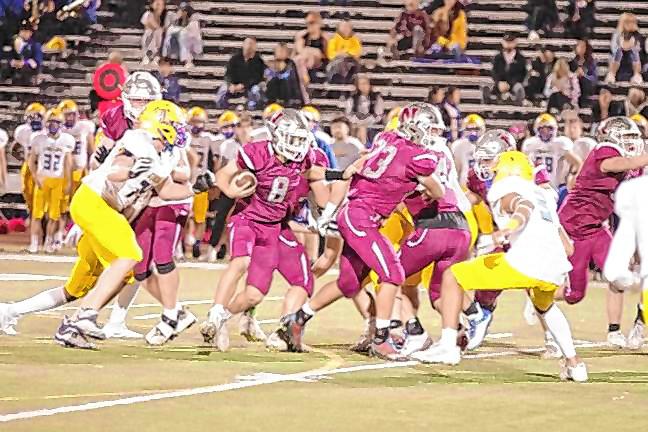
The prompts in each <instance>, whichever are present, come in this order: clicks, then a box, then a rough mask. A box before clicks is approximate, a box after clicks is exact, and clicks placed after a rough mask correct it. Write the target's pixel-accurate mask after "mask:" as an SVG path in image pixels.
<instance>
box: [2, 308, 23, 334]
mask: <svg viewBox="0 0 648 432" xmlns="http://www.w3.org/2000/svg"><path fill="white" fill-rule="evenodd" d="M18 317H19V316H18V315H17V314H15V313H13V312H12V311H11V305H10V304H8V303H0V334H2V333H4V334H6V335H7V336H16V335H17V334H18V332H17V331H16V325H17V324H18Z"/></svg>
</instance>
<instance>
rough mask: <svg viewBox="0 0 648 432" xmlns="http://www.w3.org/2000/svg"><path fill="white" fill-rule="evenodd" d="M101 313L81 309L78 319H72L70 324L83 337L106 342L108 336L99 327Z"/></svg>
mask: <svg viewBox="0 0 648 432" xmlns="http://www.w3.org/2000/svg"><path fill="white" fill-rule="evenodd" d="M98 315H99V313H98V312H97V311H96V310H94V309H81V310H80V311H79V313H78V315H77V317H76V319H71V320H70V324H72V325H74V327H76V328H77V329H79V331H80V332H81V334H82V335H83V336H86V337H91V338H94V339H99V340H104V339H106V335H105V333H104V332H103V329H102V328H101V327H99V325H97V317H98Z"/></svg>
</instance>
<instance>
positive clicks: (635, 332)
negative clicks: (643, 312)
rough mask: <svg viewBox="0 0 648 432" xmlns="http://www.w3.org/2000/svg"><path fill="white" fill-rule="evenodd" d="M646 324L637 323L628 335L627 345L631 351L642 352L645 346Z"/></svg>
mask: <svg viewBox="0 0 648 432" xmlns="http://www.w3.org/2000/svg"><path fill="white" fill-rule="evenodd" d="M644 327H645V326H644V324H643V323H642V322H641V321H637V322H636V323H635V325H634V326H632V330H630V333H628V339H627V345H628V348H629V349H631V350H640V349H641V348H642V347H643V344H644Z"/></svg>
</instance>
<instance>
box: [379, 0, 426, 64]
mask: <svg viewBox="0 0 648 432" xmlns="http://www.w3.org/2000/svg"><path fill="white" fill-rule="evenodd" d="M431 36H432V26H431V23H430V17H429V15H428V14H427V13H425V11H423V10H421V9H419V0H405V10H404V11H403V12H401V14H400V15H399V16H398V18H396V22H395V23H394V26H393V27H392V29H391V30H390V31H389V40H388V41H387V49H388V50H390V51H391V53H392V57H393V58H394V59H398V58H399V57H400V54H401V53H403V52H406V51H407V50H410V49H412V50H414V54H416V55H422V54H423V53H425V51H426V50H427V49H428V48H430V45H431V44H432V43H431Z"/></svg>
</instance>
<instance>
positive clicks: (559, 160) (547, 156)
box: [522, 136, 574, 189]
mask: <svg viewBox="0 0 648 432" xmlns="http://www.w3.org/2000/svg"><path fill="white" fill-rule="evenodd" d="M573 149H574V143H573V142H572V140H570V139H569V138H567V137H566V136H560V137H556V138H554V139H553V140H552V141H550V142H548V143H546V142H544V141H542V140H541V139H540V138H538V137H537V136H533V137H530V138H527V139H525V140H524V142H523V143H522V152H524V153H526V154H527V155H528V156H529V157H530V158H531V161H532V162H533V163H534V164H535V165H544V166H545V168H546V169H547V172H549V176H550V177H551V185H552V186H553V187H554V188H556V189H558V188H559V187H560V186H561V185H563V184H565V182H566V181H567V175H568V174H569V165H568V164H567V162H566V161H565V153H567V152H569V151H573Z"/></svg>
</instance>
